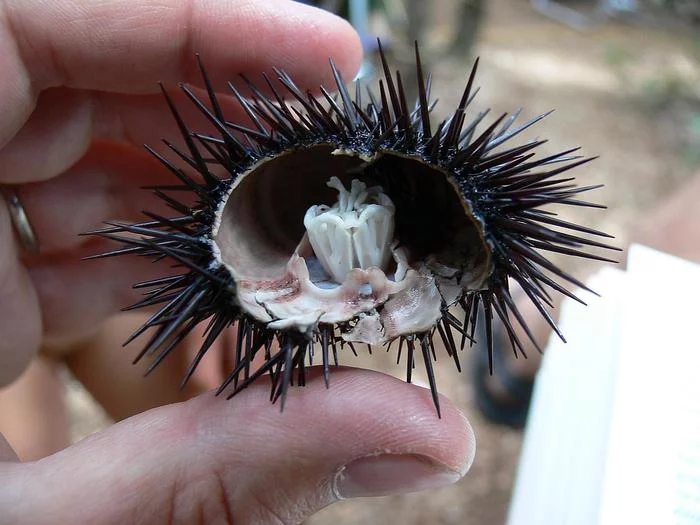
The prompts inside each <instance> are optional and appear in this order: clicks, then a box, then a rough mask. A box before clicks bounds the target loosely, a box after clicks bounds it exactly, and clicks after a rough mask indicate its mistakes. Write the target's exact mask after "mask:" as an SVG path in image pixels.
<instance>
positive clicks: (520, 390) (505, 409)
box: [472, 315, 533, 429]
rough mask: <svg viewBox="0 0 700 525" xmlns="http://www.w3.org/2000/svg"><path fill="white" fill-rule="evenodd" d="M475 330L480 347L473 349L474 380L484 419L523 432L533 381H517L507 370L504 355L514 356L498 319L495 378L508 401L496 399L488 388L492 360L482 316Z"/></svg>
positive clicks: (495, 326)
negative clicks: (508, 353)
mask: <svg viewBox="0 0 700 525" xmlns="http://www.w3.org/2000/svg"><path fill="white" fill-rule="evenodd" d="M476 328H477V334H476V335H477V337H476V341H477V343H476V345H475V347H474V348H472V352H473V355H472V380H473V384H474V390H475V394H476V396H475V397H476V404H477V406H478V408H479V410H480V411H481V413H482V415H483V416H484V418H485V419H486V420H488V421H489V422H491V423H494V424H497V425H505V426H508V427H511V428H515V429H521V428H523V427H524V426H525V422H526V421H527V414H528V410H529V408H530V399H531V398H532V387H533V379H532V378H524V377H518V376H516V375H513V374H511V373H510V371H509V370H508V362H507V360H506V354H505V352H512V349H511V346H510V343H509V342H508V338H507V336H506V334H505V329H504V327H503V325H502V324H501V323H500V321H499V320H497V319H495V320H494V322H493V374H494V375H495V376H497V377H498V379H499V381H500V382H501V384H502V385H503V388H504V390H505V391H506V392H507V396H508V398H507V399H502V398H501V397H500V396H497V395H494V394H493V393H492V392H491V391H490V390H489V388H488V386H487V384H486V380H487V377H488V376H489V356H488V348H487V347H486V325H485V322H484V319H483V315H480V316H479V321H478V322H477V327H476ZM504 340H505V342H504Z"/></svg>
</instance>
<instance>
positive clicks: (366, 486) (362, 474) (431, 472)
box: [335, 454, 462, 499]
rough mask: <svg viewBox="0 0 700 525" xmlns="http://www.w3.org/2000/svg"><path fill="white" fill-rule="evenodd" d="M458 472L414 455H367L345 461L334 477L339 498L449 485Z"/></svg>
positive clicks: (386, 494) (382, 494)
mask: <svg viewBox="0 0 700 525" xmlns="http://www.w3.org/2000/svg"><path fill="white" fill-rule="evenodd" d="M461 477H462V474H460V473H459V472H456V471H454V470H449V469H447V468H446V467H444V466H441V465H438V464H437V463H435V462H434V461H431V460H430V459H428V458H426V457H423V456H415V455H392V454H385V455H380V456H370V457H365V458H361V459H356V460H355V461H353V462H351V463H349V464H348V465H346V466H345V467H344V468H342V469H341V470H340V471H339V472H338V474H336V476H335V492H336V495H337V496H338V497H339V498H340V499H348V498H362V497H368V496H388V495H390V494H405V493H407V492H418V491H421V490H428V489H435V488H439V487H444V486H446V485H452V484H453V483H455V482H457V481H458V480H459V479H460V478H461Z"/></svg>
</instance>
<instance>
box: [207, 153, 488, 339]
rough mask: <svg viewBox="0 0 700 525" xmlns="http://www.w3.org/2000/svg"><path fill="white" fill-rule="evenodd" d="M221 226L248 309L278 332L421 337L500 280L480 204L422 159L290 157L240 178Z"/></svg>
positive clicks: (226, 257)
mask: <svg viewBox="0 0 700 525" xmlns="http://www.w3.org/2000/svg"><path fill="white" fill-rule="evenodd" d="M218 219H219V220H218V227H217V228H216V230H215V231H214V232H213V240H214V242H215V243H216V245H217V248H218V252H219V254H220V257H221V260H220V262H221V263H222V264H223V265H224V266H225V267H226V268H227V269H228V270H229V271H230V273H231V275H232V276H233V279H234V281H235V282H236V285H237V291H236V300H237V301H238V303H239V305H240V306H241V307H242V308H243V309H244V310H245V311H247V312H248V313H249V314H250V315H252V316H253V317H254V318H256V319H258V320H259V321H262V322H267V323H270V325H271V327H272V328H276V329H291V328H295V329H298V330H300V331H307V330H309V329H311V328H312V327H314V326H316V325H317V324H319V323H332V324H339V325H342V326H345V333H344V335H343V337H345V338H347V339H348V340H350V341H357V342H366V343H369V344H379V343H382V342H385V341H388V340H390V339H392V338H394V337H397V336H399V335H406V334H412V333H421V332H424V331H427V330H430V329H431V328H432V327H433V326H434V324H435V322H436V321H437V319H439V318H440V316H441V311H442V308H444V306H445V305H451V304H454V303H455V302H456V301H457V300H458V299H459V297H461V295H463V293H464V292H465V291H467V290H470V289H478V288H479V287H480V286H482V283H483V282H484V281H485V280H486V278H487V277H488V275H489V273H490V271H491V251H490V248H489V245H488V243H487V242H486V240H485V237H484V232H483V228H482V225H481V223H480V221H479V220H478V219H477V218H475V217H474V215H473V213H472V212H471V208H470V204H469V203H467V202H465V201H464V200H463V199H462V198H461V196H460V193H459V191H458V189H457V187H456V186H455V185H454V183H453V182H452V181H451V180H450V179H449V177H448V175H447V174H446V172H444V171H442V170H441V169H439V168H437V167H435V166H433V165H430V164H428V163H426V162H424V161H423V160H422V159H420V158H415V157H407V156H401V155H397V154H391V153H381V152H380V153H379V154H377V155H375V156H374V157H372V158H366V157H363V156H361V155H360V154H357V153H353V152H350V151H347V150H338V149H336V148H335V147H334V146H332V145H328V144H320V145H314V146H310V147H305V148H300V149H296V150H289V151H285V152H282V153H280V154H278V155H276V156H275V157H274V158H268V159H264V160H262V161H260V162H258V163H257V164H256V165H254V166H252V167H251V168H250V169H249V170H248V171H247V172H245V173H244V174H242V175H240V176H239V177H238V179H237V180H236V181H235V183H234V184H233V185H232V187H231V190H230V193H229V195H228V196H227V198H225V199H224V201H223V202H222V204H221V206H220V208H219V210H218Z"/></svg>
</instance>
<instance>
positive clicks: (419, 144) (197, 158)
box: [94, 46, 612, 414]
mask: <svg viewBox="0 0 700 525" xmlns="http://www.w3.org/2000/svg"><path fill="white" fill-rule="evenodd" d="M382 64H383V69H384V78H383V80H380V81H379V86H378V95H377V94H375V93H372V92H371V91H367V95H365V94H364V93H363V92H362V89H361V87H360V86H359V85H358V86H357V88H356V93H355V95H354V97H351V95H350V93H349V91H348V90H347V88H346V87H345V84H344V82H343V79H342V78H341V76H340V74H339V73H338V71H337V70H336V68H335V66H334V65H333V63H331V67H332V69H333V73H334V75H335V80H336V86H335V88H336V89H337V91H338V93H339V96H338V97H334V96H332V95H331V94H330V93H329V91H327V90H326V89H324V88H321V93H322V95H323V96H322V97H321V99H320V100H319V99H317V98H315V97H314V96H313V95H312V94H311V93H304V92H302V91H301V90H300V89H299V88H298V87H297V86H296V85H295V84H294V82H293V80H292V79H291V78H290V77H289V76H288V75H286V74H285V73H284V72H281V71H276V73H277V77H278V78H277V79H276V81H273V80H271V79H270V78H268V77H267V76H265V77H264V80H265V83H266V89H267V90H268V92H270V93H271V94H272V95H271V96H268V95H266V94H264V93H263V92H262V91H261V90H260V89H258V88H257V87H256V86H255V85H253V84H252V83H250V82H248V81H247V80H245V79H244V80H245V82H246V83H247V87H248V88H249V90H250V92H251V93H252V95H251V96H250V97H247V98H246V97H244V96H243V95H242V94H241V93H240V92H239V91H238V90H237V89H236V88H235V87H234V86H233V85H230V87H231V91H232V94H233V97H235V99H236V101H237V103H238V104H239V105H240V107H241V108H242V109H243V110H244V112H245V113H246V114H247V115H248V117H249V119H250V127H245V126H242V125H240V124H237V123H233V122H230V121H228V120H227V119H226V116H225V115H224V112H223V110H222V105H221V103H220V100H219V99H218V98H217V95H216V94H215V92H214V90H213V88H212V86H211V84H210V82H209V80H208V78H207V76H206V73H205V71H204V69H203V68H202V75H203V78H204V82H205V86H206V87H207V93H208V100H202V99H200V98H199V97H198V96H197V95H196V94H195V92H194V91H193V90H192V89H191V88H189V87H188V86H186V85H181V86H180V89H182V91H183V92H184V93H185V94H186V95H187V96H188V97H189V99H190V100H191V102H192V103H193V104H194V105H195V106H196V108H198V110H199V111H201V113H202V114H203V115H204V116H205V117H206V118H207V119H208V120H209V122H210V123H211V125H212V126H213V128H214V129H215V130H216V133H213V134H212V133H207V134H203V133H199V132H197V131H193V130H191V129H189V128H188V126H187V124H186V123H185V122H184V121H183V118H182V117H181V115H180V113H179V112H178V110H177V109H176V107H175V106H174V104H173V102H172V100H171V99H170V97H168V94H167V93H166V91H165V90H163V92H164V94H165V97H166V100H167V102H168V104H169V105H170V109H171V110H172V113H173V115H174V116H175V119H176V121H177V124H178V126H179V128H180V131H181V133H182V136H183V138H184V141H185V143H186V145H187V149H186V151H182V150H180V149H178V148H176V147H175V146H173V145H171V144H170V143H168V142H166V145H167V146H168V147H169V148H170V149H171V150H172V151H174V152H175V153H176V155H177V157H178V158H179V161H180V164H179V165H178V164H176V163H173V162H171V161H170V160H168V159H167V158H166V157H165V156H163V155H161V154H159V153H157V152H156V151H154V150H150V151H151V152H152V153H153V155H155V156H156V157H157V158H158V159H160V160H161V162H162V163H163V164H164V165H165V166H166V167H167V168H169V170H170V171H171V172H172V173H173V174H174V176H175V177H177V179H179V183H178V184H177V185H175V186H167V187H158V188H154V189H153V191H154V192H155V193H156V194H157V195H158V196H159V197H160V198H161V199H163V200H164V201H165V202H166V203H167V204H168V205H169V206H170V207H171V208H172V209H173V210H174V211H175V212H176V213H177V216H175V217H171V218H166V217H162V216H159V215H156V214H153V213H147V215H148V216H149V220H148V221H147V222H141V223H138V224H115V223H111V224H110V227H109V228H105V229H103V230H100V231H98V232H94V233H97V234H98V235H100V236H102V237H106V238H109V239H113V240H116V241H120V242H121V243H123V244H124V245H125V246H124V247H122V248H121V249H118V250H115V251H113V252H109V253H106V254H101V255H100V256H112V255H122V254H138V255H145V256H152V257H153V258H155V259H160V258H169V259H172V260H174V261H175V262H176V263H178V264H179V265H181V266H182V267H184V271H183V272H182V273H181V274H180V275H176V276H171V277H164V278H161V279H157V280H153V281H149V282H143V283H139V284H137V285H136V286H137V287H138V288H142V289H145V290H146V295H145V297H144V298H143V299H142V300H141V301H139V302H138V303H137V304H136V305H134V306H133V307H132V308H139V307H152V306H154V305H159V306H160V308H159V310H158V311H157V312H156V313H155V314H153V316H152V317H151V318H150V320H149V321H148V322H147V323H146V324H145V325H144V326H143V327H142V328H141V329H140V330H138V331H137V332H136V333H135V334H134V336H133V337H132V339H133V338H135V337H137V336H139V335H141V334H142V333H144V332H145V331H147V330H148V329H149V328H153V333H152V334H151V337H150V339H149V340H148V342H147V343H146V344H145V347H144V349H143V351H142V352H141V354H140V355H139V356H138V358H137V360H138V359H141V357H143V356H146V355H148V356H152V357H154V359H153V361H152V363H151V364H150V367H149V370H152V369H153V368H154V367H155V366H157V365H158V363H159V362H160V361H161V360H162V359H163V358H164V357H165V356H167V355H168V354H169V353H170V352H171V351H172V350H173V349H174V348H175V347H177V345H178V344H179V343H180V342H181V341H182V340H183V339H184V338H185V337H186V336H187V334H189V333H190V332H191V331H192V330H193V328H194V327H195V326H197V325H198V324H199V323H201V322H204V321H208V325H207V327H206V332H205V337H204V340H203V343H202V346H201V349H200V351H199V353H198V354H197V356H196V357H195V359H194V361H193V362H192V364H191V366H190V368H189V370H188V372H187V375H186V377H185V379H184V381H186V380H187V379H188V378H189V377H190V376H191V374H192V373H193V371H194V369H195V367H196V366H197V364H198V363H199V361H200V360H201V358H202V356H203V355H204V354H205V352H206V351H207V350H208V349H209V347H210V346H211V344H212V342H213V341H214V340H215V338H216V337H217V336H218V335H219V334H220V333H221V332H222V330H224V329H225V328H226V327H229V326H231V325H233V324H237V333H238V337H237V339H236V344H235V348H232V349H231V352H232V354H234V355H233V365H234V369H233V370H232V371H231V373H230V375H229V376H228V378H227V379H226V381H225V382H224V383H223V384H222V385H221V388H220V389H219V392H223V391H225V390H228V392H229V397H231V396H233V395H235V394H236V393H237V392H239V391H241V390H242V389H244V388H246V386H248V385H249V384H251V382H252V381H255V380H256V379H258V378H259V377H261V376H262V375H263V374H267V375H268V376H269V378H270V379H271V382H272V398H273V400H274V399H277V398H278V397H281V398H282V404H284V398H285V395H286V392H287V390H288V388H289V386H290V385H292V384H294V383H297V384H300V385H303V384H304V382H305V367H306V366H308V364H310V363H312V362H313V358H314V357H315V355H316V354H317V353H320V357H321V362H322V365H323V372H324V377H325V379H326V383H328V377H329V372H330V367H331V364H330V363H331V356H332V359H333V361H334V362H335V363H336V364H337V360H338V356H337V354H338V350H339V349H342V348H345V347H349V348H350V349H352V351H353V352H354V351H355V345H356V344H358V343H365V344H367V345H369V346H370V349H371V346H372V345H380V344H389V345H390V344H391V343H392V342H394V341H398V342H399V345H398V346H399V359H400V357H401V353H402V351H403V349H404V348H405V349H406V370H407V380H408V381H409V382H410V381H411V373H412V369H413V367H414V366H415V363H414V354H415V352H417V351H420V352H421V353H422V357H423V362H424V364H425V367H426V371H427V375H428V378H429V381H430V386H431V389H432V392H433V398H434V401H435V404H436V407H437V409H438V414H439V404H438V396H437V388H436V385H435V378H434V374H433V369H432V361H433V360H434V359H435V358H436V352H435V347H434V344H433V339H434V336H436V335H437V336H439V337H440V339H441V341H442V342H443V344H444V347H445V348H446V350H447V353H448V354H449V355H450V356H451V357H452V359H453V360H454V362H455V364H456V366H457V368H458V369H459V368H460V362H459V350H461V349H462V348H463V347H464V346H465V344H466V342H467V341H470V344H471V342H473V336H474V327H475V325H476V323H477V317H478V315H479V313H478V312H483V315H484V316H485V318H484V320H485V324H486V328H487V329H486V339H487V341H486V342H487V348H488V352H489V356H490V357H491V353H492V331H491V322H492V320H493V318H494V316H497V317H498V318H499V319H500V320H501V322H502V323H503V325H504V326H505V327H506V329H507V330H508V333H509V336H510V340H511V343H512V345H513V350H514V351H515V352H521V353H524V349H523V343H522V342H521V341H520V340H519V339H518V337H517V335H516V332H515V331H514V329H513V327H514V323H516V322H517V323H518V324H520V325H522V327H523V328H524V330H525V332H526V333H528V334H529V331H528V329H527V326H526V325H525V321H524V319H523V318H522V316H521V314H520V313H519V312H518V310H517V308H516V305H515V303H514V301H513V298H512V296H511V293H510V291H509V286H510V285H509V283H510V282H511V281H513V282H516V283H517V284H518V285H519V286H520V287H521V288H522V289H523V290H524V292H525V293H526V294H527V296H528V297H529V298H530V300H532V302H533V303H534V304H535V306H536V307H537V309H538V310H539V311H540V312H541V313H542V315H543V316H544V317H545V319H547V320H548V322H549V323H550V324H551V326H552V328H554V329H555V330H556V326H555V324H554V322H553V321H552V319H551V318H550V316H549V314H548V312H547V308H546V307H548V306H551V298H550V292H551V291H552V290H553V291H556V292H559V293H563V294H566V295H571V294H570V292H568V291H567V289H566V288H565V287H564V286H563V285H562V284H560V283H561V281H568V282H569V283H574V284H576V285H578V286H583V284H582V283H580V282H578V281H577V280H576V279H575V278H574V277H572V276H570V275H568V274H567V273H565V272H564V271H563V270H561V269H560V268H558V267H557V266H555V265H554V264H553V263H552V262H550V261H549V260H548V259H547V258H545V257H544V256H543V255H542V254H541V253H540V252H542V251H548V252H556V253H562V254H568V255H573V256H580V257H587V258H593V259H599V260H607V259H605V258H603V257H599V256H597V255H594V254H591V253H588V252H586V251H583V250H582V249H581V248H582V247H586V246H589V247H599V248H604V249H611V248H612V247H610V246H608V245H606V244H602V243H600V242H598V241H595V240H592V237H595V236H599V237H600V236H602V237H609V236H607V235H605V234H603V233H601V232H598V231H594V230H592V229H589V228H585V227H583V226H579V225H577V224H573V223H570V222H566V221H564V220H562V219H559V218H557V217H556V214H555V213H553V212H552V211H549V210H544V209H542V207H543V206H546V205H550V204H565V205H576V206H594V207H599V206H598V205H595V204H592V203H589V202H584V201H581V200H578V198H577V196H578V195H579V194H581V193H584V192H586V191H589V190H591V189H593V188H592V187H588V188H585V187H584V188H582V187H576V186H575V185H572V184H571V181H572V180H573V179H572V178H568V177H566V178H560V177H558V176H559V175H560V174H562V173H564V172H566V171H568V170H570V169H572V168H574V167H576V166H579V165H581V164H583V163H585V162H588V160H590V159H581V158H579V157H576V156H572V154H573V153H574V152H575V151H576V149H571V150H568V151H564V152H561V153H558V154H555V155H551V156H547V157H544V158H534V155H535V153H534V151H533V150H535V148H537V147H538V146H539V145H541V144H542V143H543V142H544V141H532V142H527V143H525V144H522V145H517V146H513V147H504V145H505V144H506V143H508V142H509V141H510V139H512V138H513V137H515V136H516V135H518V134H519V133H520V132H521V131H523V130H524V129H526V128H528V127H530V126H531V125H533V124H535V123H536V122H538V121H539V120H541V119H542V118H543V117H544V116H545V115H542V116H539V117H537V118H535V119H533V120H531V121H529V122H526V123H524V124H521V125H516V124H515V121H516V119H517V117H518V112H516V113H514V114H512V115H507V114H504V115H503V116H501V117H500V118H498V119H496V120H495V121H494V122H493V123H492V124H490V125H488V126H487V127H486V129H484V130H483V131H477V128H478V127H479V126H480V124H481V122H482V120H483V119H484V116H485V114H486V112H483V113H480V114H478V115H477V116H476V117H475V118H473V119H472V120H471V121H467V120H466V115H465V110H466V108H467V106H468V105H469V103H470V101H471V99H472V97H473V95H474V93H473V90H472V85H473V82H474V76H475V73H476V67H477V64H478V61H477V64H475V65H474V68H473V69H472V71H471V74H470V76H469V80H468V82H467V86H466V89H465V90H464V93H463V96H462V98H461V101H460V103H459V106H458V107H457V109H456V110H455V112H454V113H453V114H452V116H451V117H450V118H449V119H447V120H445V121H443V122H441V123H440V124H438V125H437V126H436V127H433V125H432V123H431V120H430V112H431V109H432V105H431V102H430V100H429V98H430V80H429V79H428V81H427V82H426V80H425V79H424V75H423V71H422V68H421V63H420V57H419V54H418V47H417V46H416V66H417V67H416V69H417V76H418V86H419V88H418V92H419V96H418V100H417V102H416V104H415V106H414V107H411V108H409V105H408V101H407V100H406V97H405V95H404V89H403V87H402V80H401V75H400V74H399V73H398V72H397V73H396V75H395V76H392V75H391V73H390V71H389V67H388V64H387V61H386V59H385V57H384V55H383V54H382ZM365 96H366V97H368V99H369V100H368V101H367V103H365V102H363V97H365ZM285 97H286V98H285ZM214 167H216V170H219V171H220V170H221V169H223V170H224V171H225V174H226V175H225V176H223V177H222V176H217V175H215V174H214V171H215V169H214ZM188 173H190V174H188ZM191 173H195V174H196V176H195V175H191ZM182 191H185V192H188V193H190V194H192V195H194V196H195V197H196V203H195V204H194V205H188V204H184V202H183V201H181V200H179V199H176V198H175V197H174V195H178V193H177V192H182ZM181 194H182V193H180V195H181ZM582 234H583V235H582ZM453 306H461V308H462V310H463V312H464V314H463V316H460V317H461V319H459V318H457V317H455V315H453V314H452V313H450V308H451V307H453ZM557 333H558V332H557ZM530 339H533V338H532V336H531V335H530ZM533 343H534V340H533ZM535 345H536V343H535ZM260 353H262V354H264V362H263V364H262V365H261V366H258V367H257V368H255V369H253V368H252V363H253V359H254V357H255V356H256V355H258V354H260Z"/></svg>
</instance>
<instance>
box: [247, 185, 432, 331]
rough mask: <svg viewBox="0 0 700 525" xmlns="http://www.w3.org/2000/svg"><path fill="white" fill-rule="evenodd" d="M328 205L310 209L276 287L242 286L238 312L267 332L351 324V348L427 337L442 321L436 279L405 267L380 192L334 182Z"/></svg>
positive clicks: (270, 283)
mask: <svg viewBox="0 0 700 525" xmlns="http://www.w3.org/2000/svg"><path fill="white" fill-rule="evenodd" d="M327 184H328V186H329V187H331V188H334V189H336V190H337V191H338V199H337V201H336V202H335V203H334V204H333V205H331V206H327V205H315V206H311V207H310V208H309V209H308V210H307V211H306V214H305V216H304V226H305V228H306V233H305V234H304V237H303V239H302V240H301V242H300V243H299V245H298V246H297V248H296V250H295V252H294V254H293V255H292V257H291V258H290V260H289V262H288V263H287V268H286V271H285V272H284V275H282V276H280V278H279V279H274V280H266V281H259V280H245V279H243V280H241V281H239V283H238V284H239V288H238V298H239V300H240V301H241V305H242V306H243V307H244V308H245V309H246V310H248V311H249V312H250V313H251V314H252V315H253V316H254V317H256V318H257V319H259V320H260V321H263V322H266V323H268V326H269V327H270V328H271V329H280V330H281V329H292V328H295V329H297V330H299V331H301V332H309V331H313V329H314V327H315V326H316V325H317V324H318V323H331V324H337V323H349V322H351V321H352V322H351V323H350V326H348V327H347V329H346V331H345V332H344V333H343V334H342V337H343V338H344V339H346V340H348V341H352V342H360V343H367V344H383V343H386V342H388V341H390V340H392V339H394V338H395V337H398V336H400V335H405V334H410V333H421V332H425V331H427V330H430V329H431V328H432V327H433V326H434V325H435V323H436V322H437V320H438V319H439V318H440V317H441V306H442V297H441V295H440V291H439V290H438V287H437V286H436V283H435V277H434V276H433V274H432V273H431V272H430V271H428V270H427V269H425V268H418V269H414V268H411V267H409V266H408V262H407V260H408V256H409V254H408V253H407V252H406V251H405V248H403V247H397V242H396V241H395V239H394V212H395V208H394V204H393V202H392V201H391V199H390V198H389V196H388V195H386V194H385V193H384V191H383V189H382V188H381V187H380V186H372V187H370V188H368V187H367V185H366V184H365V183H364V182H362V181H359V180H357V179H353V180H352V181H351V183H350V190H348V189H346V188H345V186H344V185H343V183H342V182H341V181H340V179H338V178H337V177H332V178H331V179H330V180H329V182H328V183H327Z"/></svg>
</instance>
